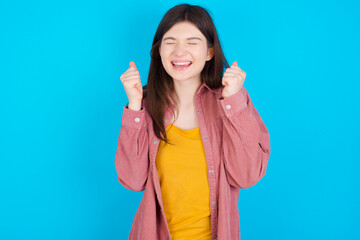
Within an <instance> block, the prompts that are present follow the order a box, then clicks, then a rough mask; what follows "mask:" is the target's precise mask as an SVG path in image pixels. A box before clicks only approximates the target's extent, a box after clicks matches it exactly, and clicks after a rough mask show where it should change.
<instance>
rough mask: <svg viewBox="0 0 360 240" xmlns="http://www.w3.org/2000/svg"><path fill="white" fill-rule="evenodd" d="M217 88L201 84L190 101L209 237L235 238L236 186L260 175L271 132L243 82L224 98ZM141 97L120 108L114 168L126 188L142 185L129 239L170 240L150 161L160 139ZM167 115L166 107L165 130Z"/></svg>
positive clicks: (237, 228)
mask: <svg viewBox="0 0 360 240" xmlns="http://www.w3.org/2000/svg"><path fill="white" fill-rule="evenodd" d="M222 89H223V87H221V88H218V89H215V90H213V89H210V88H209V87H208V86H207V85H206V84H205V83H203V84H202V85H201V87H200V88H199V90H198V92H197V93H196V96H195V106H196V111H197V118H198V122H199V128H200V133H201V136H202V141H203V145H204V150H205V155H206V161H207V171H208V180H209V189H210V210H211V228H212V236H213V239H220V240H239V239H240V219H239V210H238V198H239V189H240V188H249V187H251V186H253V185H255V184H256V183H257V182H258V181H259V180H260V179H261V178H262V177H263V176H264V175H265V172H266V167H267V163H268V160H269V156H270V136H269V132H268V130H267V128H266V126H265V124H264V123H263V121H262V119H261V117H260V115H259V113H258V112H257V110H256V109H255V107H254V106H253V103H252V102H251V99H250V97H249V94H248V92H247V90H246V89H245V87H244V86H243V87H242V88H241V90H240V91H239V92H237V93H236V94H234V95H232V96H230V97H228V98H225V99H223V98H222V94H221V93H222ZM145 102H146V98H145V99H143V101H142V108H141V110H140V111H134V110H131V109H129V108H128V106H125V107H124V108H123V115H122V122H121V130H120V134H119V138H118V145H117V150H116V153H115V167H116V171H117V175H118V180H119V182H120V183H121V184H122V185H123V186H124V187H125V188H127V189H130V190H133V191H143V190H145V192H144V195H143V198H142V200H141V202H140V205H139V207H138V210H137V212H136V214H135V217H134V220H133V223H132V227H131V230H130V235H129V239H131V240H134V239H136V240H145V239H146V240H170V239H171V238H170V232H169V229H168V226H167V222H166V218H165V214H164V211H163V203H162V197H161V189H160V183H159V177H158V172H157V169H156V165H155V157H156V153H157V149H158V146H159V139H158V138H157V137H156V135H155V134H154V132H153V127H152V120H151V117H150V115H149V113H148V111H147V110H146V104H145ZM170 119H172V118H171V113H170V111H169V109H167V110H166V112H165V115H164V126H165V129H166V128H167V126H168V124H169V120H170Z"/></svg>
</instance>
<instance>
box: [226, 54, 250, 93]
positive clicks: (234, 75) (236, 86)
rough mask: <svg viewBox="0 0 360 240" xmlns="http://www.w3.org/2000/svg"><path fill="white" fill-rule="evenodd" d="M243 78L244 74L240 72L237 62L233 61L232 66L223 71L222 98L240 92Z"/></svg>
mask: <svg viewBox="0 0 360 240" xmlns="http://www.w3.org/2000/svg"><path fill="white" fill-rule="evenodd" d="M245 78H246V73H245V72H244V71H243V70H241V68H240V67H239V66H238V64H237V62H236V61H234V62H233V64H231V66H230V67H229V68H227V69H226V70H225V73H224V75H223V78H222V84H223V85H224V86H225V87H224V89H223V91H222V96H223V98H227V97H230V96H231V95H234V94H235V93H237V92H238V91H240V89H241V88H242V87H243V85H244V81H245Z"/></svg>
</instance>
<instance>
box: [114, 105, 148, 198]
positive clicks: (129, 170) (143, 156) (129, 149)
mask: <svg viewBox="0 0 360 240" xmlns="http://www.w3.org/2000/svg"><path fill="white" fill-rule="evenodd" d="M146 126H147V125H146V119H145V109H144V107H143V106H142V107H141V110H140V111H135V110H131V109H129V108H128V105H126V106H125V107H124V108H123V115H122V120H121V129H120V134H119V138H118V143H117V150H116V152H115V167H116V172H117V176H118V180H119V182H120V183H121V184H122V185H123V186H124V187H125V188H127V189H130V190H133V191H136V192H139V191H143V190H144V189H145V184H146V181H147V177H148V168H149V159H148V149H149V146H148V130H147V127H146Z"/></svg>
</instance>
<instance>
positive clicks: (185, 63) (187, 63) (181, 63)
mask: <svg viewBox="0 0 360 240" xmlns="http://www.w3.org/2000/svg"><path fill="white" fill-rule="evenodd" d="M190 63H191V62H178V63H176V62H173V64H174V65H181V66H184V65H190Z"/></svg>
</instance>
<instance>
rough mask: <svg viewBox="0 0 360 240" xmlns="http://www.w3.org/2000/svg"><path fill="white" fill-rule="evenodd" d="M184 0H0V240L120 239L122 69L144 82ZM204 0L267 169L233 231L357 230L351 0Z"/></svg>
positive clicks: (130, 200) (341, 233) (127, 221)
mask: <svg viewBox="0 0 360 240" xmlns="http://www.w3.org/2000/svg"><path fill="white" fill-rule="evenodd" d="M178 3H183V1H171V2H170V1H156V0H154V1H138V2H135V3H131V2H130V1H127V2H126V3H123V2H122V1H104V0H103V1H76V2H74V1H68V0H63V1H51V2H50V1H6V2H5V1H2V2H0V34H1V35H0V59H1V60H0V61H1V62H0V69H1V70H0V79H1V80H0V81H1V82H0V83H1V85H0V107H1V109H0V110H1V111H0V114H1V118H0V121H1V128H0V135H1V138H0V141H1V145H0V158H1V167H0V191H1V192H0V193H1V197H0V239H127V237H128V234H129V232H130V227H131V223H132V220H133V217H134V215H135V212H136V210H137V207H138V205H139V203H140V200H141V198H142V195H143V192H132V191H130V190H127V189H125V188H124V187H123V186H121V185H120V183H119V182H118V180H117V176H116V170H115V164H114V157H115V151H116V146H117V138H118V134H119V131H120V124H121V115H122V107H123V106H124V105H125V104H126V103H127V98H126V94H125V91H124V89H123V86H122V84H121V82H120V79H119V77H120V75H121V74H122V73H123V72H124V71H125V70H126V69H127V68H128V64H129V61H131V60H132V61H135V63H136V65H137V67H138V69H139V71H140V74H141V80H142V82H143V84H145V83H146V78H147V73H148V69H149V64H150V54H149V53H150V48H151V43H152V39H153V36H154V33H155V30H156V28H157V25H158V23H159V22H160V20H161V18H162V16H163V15H164V14H165V12H166V11H167V10H168V9H169V8H171V7H172V6H174V5H175V4H178ZM188 3H191V4H199V5H201V6H203V7H205V8H207V9H208V10H209V11H210V13H211V15H212V17H213V19H214V22H215V25H216V27H217V31H218V33H219V36H220V40H221V43H222V46H223V49H224V51H225V55H226V57H227V59H228V61H229V62H230V63H232V62H233V61H235V60H236V61H238V64H239V66H240V68H242V69H243V70H244V71H245V72H246V73H247V77H246V80H245V83H244V86H245V87H246V88H247V90H248V92H249V94H250V97H251V99H252V101H253V103H254V105H255V107H256V108H257V110H258V112H259V113H260V115H261V117H262V119H263V121H264V122H265V124H266V126H267V128H268V130H269V132H270V138H271V156H270V160H269V164H268V168H267V173H266V175H265V177H264V178H263V179H262V180H261V181H260V182H259V183H258V184H257V185H255V186H253V187H251V188H249V189H243V190H240V200H239V211H240V223H241V237H242V239H243V240H252V239H254V240H260V239H261V240H262V239H271V240H272V239H273V240H289V239H291V240H297V239H299V240H300V239H302V240H303V239H314V240H315V239H316V240H318V239H327V240H330V239H347V240H349V239H360V230H359V227H358V224H359V222H360V219H359V218H360V217H359V216H360V206H359V200H360V197H359V189H360V186H359V185H360V184H359V183H360V180H359V177H358V172H359V168H360V163H359V162H360V161H359V160H360V157H359V134H360V128H359V125H358V123H359V122H360V117H359V103H360V99H359V95H360V94H359V87H360V84H359V80H360V70H359V69H360V68H359V66H360V57H359V56H360V51H359V50H360V49H359V42H360V32H359V29H360V28H359V23H360V14H359V13H360V3H359V1H350V0H347V1H346V0H342V1H340V0H339V1H329V0H328V1H310V0H302V1H296V2H295V1H265V0H258V1H209V0H206V1H205V0H204V1H188Z"/></svg>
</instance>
